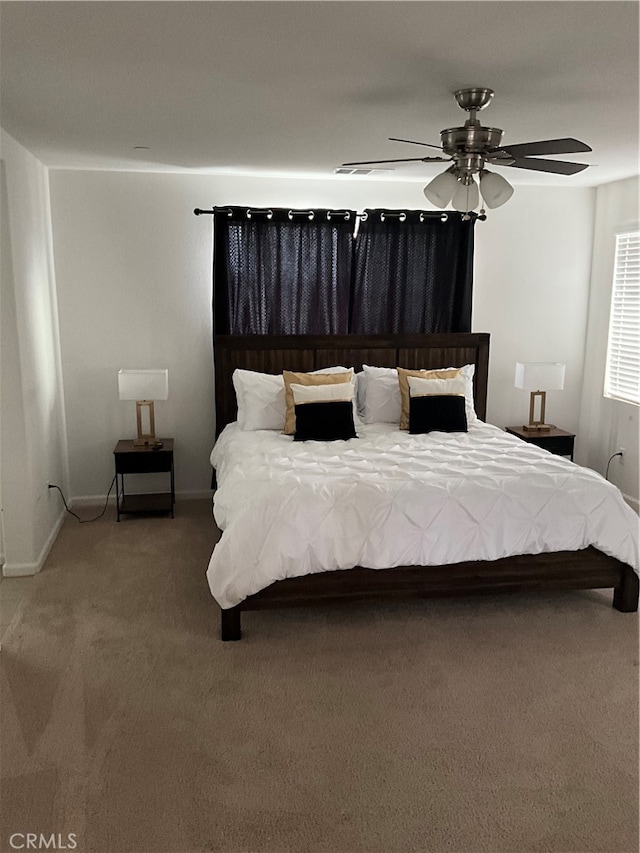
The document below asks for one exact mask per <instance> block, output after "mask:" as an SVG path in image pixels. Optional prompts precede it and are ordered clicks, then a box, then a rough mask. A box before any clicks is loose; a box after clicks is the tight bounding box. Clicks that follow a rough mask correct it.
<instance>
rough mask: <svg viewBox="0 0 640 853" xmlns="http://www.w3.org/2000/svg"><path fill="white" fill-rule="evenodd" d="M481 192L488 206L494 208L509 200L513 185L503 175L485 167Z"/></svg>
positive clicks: (481, 179)
mask: <svg viewBox="0 0 640 853" xmlns="http://www.w3.org/2000/svg"><path fill="white" fill-rule="evenodd" d="M480 192H481V193H482V198H483V199H484V203H485V204H486V205H487V207H488V208H490V209H491V210H494V209H495V208H496V207H501V206H502V205H503V204H505V203H506V202H507V201H509V199H510V198H511V196H512V195H513V187H512V186H511V184H510V183H509V181H507V180H506V179H505V178H503V177H502V175H498V174H497V173H496V172H490V171H489V170H488V169H484V170H483V171H482V173H481V174H480Z"/></svg>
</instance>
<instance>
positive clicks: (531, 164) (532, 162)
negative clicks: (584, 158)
mask: <svg viewBox="0 0 640 853" xmlns="http://www.w3.org/2000/svg"><path fill="white" fill-rule="evenodd" d="M491 162H492V163H494V164H495V165H496V166H511V167H513V168H514V169H534V170H535V171H537V172H554V173H555V174H556V175H577V174H578V172H583V171H584V170H585V169H588V168H589V164H588V163H570V162H569V161H568V160H542V159H540V158H535V157H531V158H529V157H516V159H515V160H513V161H512V162H508V161H505V162H504V163H503V162H501V161H500V159H499V158H496V159H495V160H494V159H492V160H491Z"/></svg>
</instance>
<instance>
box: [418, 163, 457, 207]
mask: <svg viewBox="0 0 640 853" xmlns="http://www.w3.org/2000/svg"><path fill="white" fill-rule="evenodd" d="M457 188H458V181H457V178H456V176H455V174H454V167H453V166H451V167H449V168H448V169H447V170H446V172H441V173H440V174H439V175H436V177H435V178H434V179H433V180H432V181H430V182H429V183H428V184H427V186H426V187H425V188H424V190H423V192H424V194H425V196H426V197H427V199H428V200H429V201H430V202H431V204H435V206H436V207H440V208H445V207H446V206H447V205H448V204H449V202H450V201H451V199H452V198H453V196H454V193H455V192H456V190H457Z"/></svg>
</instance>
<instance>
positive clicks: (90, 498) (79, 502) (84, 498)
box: [70, 489, 213, 509]
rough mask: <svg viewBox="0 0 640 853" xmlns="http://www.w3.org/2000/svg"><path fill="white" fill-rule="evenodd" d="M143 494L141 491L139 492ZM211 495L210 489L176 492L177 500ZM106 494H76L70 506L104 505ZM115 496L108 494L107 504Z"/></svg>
mask: <svg viewBox="0 0 640 853" xmlns="http://www.w3.org/2000/svg"><path fill="white" fill-rule="evenodd" d="M140 494H143V492H140ZM211 497H213V491H212V490H211V489H206V490H204V491H186V492H176V500H179V501H195V500H201V499H202V498H211ZM105 498H106V495H78V497H75V498H72V499H71V503H70V506H71V508H72V509H73V508H75V507H80V506H95V505H96V504H97V505H98V506H104V502H105ZM115 502H116V498H115V495H109V501H108V503H109V506H115Z"/></svg>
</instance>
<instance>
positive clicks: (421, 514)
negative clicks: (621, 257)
mask: <svg viewBox="0 0 640 853" xmlns="http://www.w3.org/2000/svg"><path fill="white" fill-rule="evenodd" d="M359 435H360V437H359V438H357V439H352V440H350V441H347V442H342V441H336V442H294V441H293V439H292V438H291V437H290V436H285V435H281V434H280V433H278V432H275V431H266V430H262V431H258V432H243V431H242V430H240V429H239V428H238V426H237V424H230V425H229V426H227V427H226V428H225V430H224V431H223V432H222V434H221V436H220V438H219V439H218V441H217V443H216V445H215V447H214V449H213V452H212V454H211V463H212V465H214V467H215V468H216V471H217V479H218V490H217V491H216V494H215V499H214V516H215V520H216V522H217V524H218V526H219V527H220V528H221V530H222V531H223V533H222V537H221V539H220V541H219V542H218V544H217V545H216V547H215V549H214V552H213V555H212V557H211V561H210V564H209V569H208V571H207V577H208V581H209V586H210V588H211V592H212V594H213V596H214V597H215V598H216V600H217V601H218V603H219V604H220V606H221V607H223V608H227V607H233V606H234V605H235V604H238V603H239V602H240V601H242V600H243V599H244V598H246V596H248V595H251V594H253V593H255V592H258V591H259V590H260V589H263V588H264V587H266V586H268V585H269V584H271V583H272V582H273V581H275V580H279V579H281V578H286V577H293V576H299V575H305V574H311V573H313V572H322V571H328V570H333V569H348V568H352V567H353V566H365V567H367V568H372V569H379V568H389V567H392V566H399V565H405V566H406V565H422V566H427V565H442V564H447V563H458V562H462V561H465V560H496V559H499V558H500V557H507V556H512V555H514V554H539V553H541V552H543V551H562V550H577V549H580V548H586V547H587V546H588V545H594V546H595V547H596V548H599V549H600V550H601V551H604V553H605V554H609V555H612V556H614V557H617V558H618V559H619V560H622V561H623V562H625V563H629V564H630V565H631V566H633V567H634V568H635V570H636V571H638V564H639V557H638V517H637V515H636V514H635V513H634V512H633V511H632V510H631V508H630V507H629V506H627V504H626V503H625V502H624V500H623V498H622V495H621V494H620V492H619V490H618V489H617V488H616V487H615V486H613V485H612V484H610V483H607V482H606V481H605V480H604V479H603V478H602V477H601V476H600V475H599V474H597V473H595V472H594V471H591V470H589V469H587V468H581V467H579V466H578V465H574V464H573V463H572V462H569V461H568V460H567V459H564V458H562V457H559V456H554V455H552V454H551V453H548V452H547V451H545V450H541V449H540V448H538V447H536V446H534V445H532V444H525V443H524V442H522V441H520V439H518V438H516V437H515V436H511V435H508V434H507V433H505V432H503V431H502V430H500V429H498V428H497V427H494V426H490V425H488V424H484V423H482V422H478V423H476V424H474V425H473V426H471V427H470V429H469V432H468V433H451V434H446V433H431V434H429V435H415V436H414V435H409V434H407V433H406V432H400V430H398V428H397V427H396V426H392V425H389V424H375V425H371V426H364V427H362V428H360V430H359Z"/></svg>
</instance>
